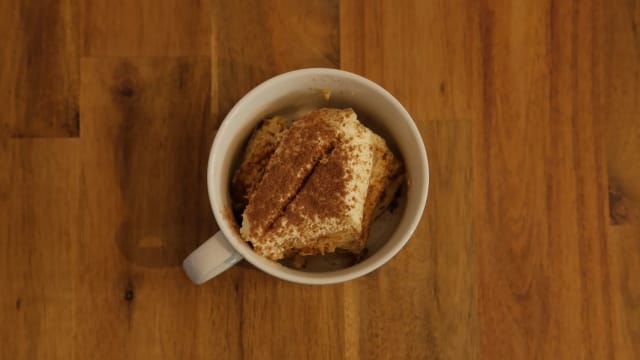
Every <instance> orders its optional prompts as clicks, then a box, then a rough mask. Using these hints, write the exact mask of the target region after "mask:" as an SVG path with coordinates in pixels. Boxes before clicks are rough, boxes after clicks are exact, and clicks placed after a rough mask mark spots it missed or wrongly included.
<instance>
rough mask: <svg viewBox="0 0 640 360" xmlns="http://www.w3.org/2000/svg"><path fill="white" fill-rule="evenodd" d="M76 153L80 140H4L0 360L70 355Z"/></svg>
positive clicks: (0, 208)
mask: <svg viewBox="0 0 640 360" xmlns="http://www.w3.org/2000/svg"><path fill="white" fill-rule="evenodd" d="M77 149H78V140H77V139H48V140H44V139H22V140H4V141H1V140H0V150H1V151H0V174H2V175H0V249H2V261H0V287H1V289H2V290H1V291H0V293H1V294H2V295H1V296H0V299H1V300H0V307H1V311H0V323H1V324H2V326H0V357H2V358H14V359H37V358H47V357H49V358H60V359H64V358H71V357H72V355H73V349H74V339H73V337H74V336H75V330H76V328H75V320H76V318H75V315H76V314H75V313H74V305H75V304H76V302H77V301H78V297H77V294H78V289H77V284H76V282H75V278H74V275H75V274H76V271H77V267H76V250H77V249H78V235H79V234H78V228H77V224H78V217H79V211H80V209H79V204H78V201H77V200H78V193H79V178H80V177H79V174H80V166H79V158H78V155H77ZM62 174H64V176H62ZM60 335H64V336H60Z"/></svg>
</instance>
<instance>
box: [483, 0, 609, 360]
mask: <svg viewBox="0 0 640 360" xmlns="http://www.w3.org/2000/svg"><path fill="white" fill-rule="evenodd" d="M482 12H483V16H482V19H483V20H482V22H481V34H482V41H483V68H484V71H485V74H484V80H483V84H484V85H483V87H484V89H483V96H484V110H483V117H482V121H481V122H478V123H476V125H477V126H476V127H474V139H475V140H476V146H475V147H474V165H477V167H475V168H474V169H477V171H476V172H475V173H474V176H475V179H477V180H478V181H477V182H475V185H476V187H475V188H474V195H475V200H476V207H475V215H476V216H477V218H476V220H477V222H476V224H477V226H476V231H477V234H478V239H477V241H478V256H479V264H480V269H479V271H480V273H479V274H480V276H479V278H480V284H479V288H480V290H479V294H480V298H479V307H480V309H481V311H480V316H481V319H480V323H481V333H482V345H481V347H482V356H483V357H486V358H529V357H533V358H575V357H577V358H598V359H599V358H610V357H612V356H613V355H614V345H613V341H612V335H611V321H612V317H611V311H610V310H611V294H610V293H609V291H608V290H609V289H608V285H609V272H608V271H609V269H608V262H607V258H606V228H605V219H606V215H605V209H606V205H605V204H604V198H605V194H606V192H605V191H606V180H605V175H604V166H605V165H604V162H603V159H602V156H601V150H602V146H601V144H600V142H599V140H600V137H599V133H598V131H597V126H596V125H595V124H594V123H595V120H594V113H596V112H597V110H598V108H597V102H596V101H595V99H594V95H593V94H594V91H595V89H596V87H597V84H596V83H595V82H596V81H597V79H596V78H595V77H594V74H595V73H597V65H596V64H594V56H593V54H594V51H596V49H594V41H593V36H594V32H593V27H592V26H591V25H592V23H593V22H594V21H596V17H597V16H598V13H597V12H596V11H594V7H593V3H592V2H580V3H579V4H578V2H529V3H507V2H500V1H495V2H487V3H485V4H484V6H483V8H482Z"/></svg>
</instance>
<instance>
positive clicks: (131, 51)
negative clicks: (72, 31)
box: [77, 0, 211, 57]
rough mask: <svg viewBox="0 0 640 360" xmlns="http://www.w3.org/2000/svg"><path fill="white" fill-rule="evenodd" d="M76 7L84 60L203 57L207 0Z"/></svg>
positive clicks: (127, 0) (135, 0) (131, 0)
mask: <svg viewBox="0 0 640 360" xmlns="http://www.w3.org/2000/svg"><path fill="white" fill-rule="evenodd" d="M77 2H78V4H79V8H80V10H79V11H80V15H79V20H80V22H81V29H82V33H83V34H85V38H84V42H83V47H82V51H83V55H84V56H95V57H100V56H209V52H210V49H211V46H210V45H211V17H210V11H211V10H210V9H211V8H210V3H211V1H209V0H159V1H154V0H117V1H113V0H99V1H90V2H89V1H80V0H77Z"/></svg>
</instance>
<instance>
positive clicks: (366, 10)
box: [340, 0, 482, 124]
mask: <svg viewBox="0 0 640 360" xmlns="http://www.w3.org/2000/svg"><path fill="white" fill-rule="evenodd" d="M477 4H478V2H477V1H470V0H452V1H448V0H435V1H407V2H404V3H403V4H402V5H401V6H398V5H399V4H397V3H396V2H393V1H375V2H367V1H360V0H344V1H341V3H340V6H341V15H342V16H341V22H340V34H341V37H340V40H341V47H340V49H341V53H340V55H341V56H340V66H341V67H342V68H343V69H345V70H349V71H354V72H356V73H361V74H364V75H366V76H367V77H368V78H370V79H372V80H374V81H376V82H378V83H380V84H381V85H383V86H384V87H385V88H387V89H388V90H389V91H391V93H392V94H393V95H394V96H395V97H397V98H398V100H400V102H401V103H402V104H403V105H405V107H406V108H407V110H409V112H410V113H411V114H412V115H414V117H418V118H417V121H418V124H420V122H421V121H423V120H432V119H437V120H443V119H446V120H453V119H466V120H469V119H471V118H472V117H474V116H475V115H477V114H478V109H479V106H480V104H481V100H482V99H481V96H480V90H481V87H480V80H481V67H480V66H479V64H480V62H479V54H480V53H479V46H480V42H479V39H478V36H477V29H476V30H475V31H472V29H473V26H474V24H477V23H478V17H479V15H480V14H479V13H478V5H477Z"/></svg>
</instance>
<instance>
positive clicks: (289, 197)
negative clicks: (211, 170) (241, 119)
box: [231, 109, 403, 260]
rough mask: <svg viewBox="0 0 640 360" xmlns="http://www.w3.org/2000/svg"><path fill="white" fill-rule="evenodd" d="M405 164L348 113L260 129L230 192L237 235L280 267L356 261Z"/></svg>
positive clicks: (327, 112) (278, 121)
mask: <svg viewBox="0 0 640 360" xmlns="http://www.w3.org/2000/svg"><path fill="white" fill-rule="evenodd" d="M402 172H403V171H402V163H401V162H400V161H399V160H398V158H397V157H396V156H395V155H394V154H393V152H391V150H390V149H389V147H388V146H387V144H386V143H385V141H384V139H382V138H381V137H380V136H378V135H376V134H375V133H374V132H373V131H371V130H370V129H368V128H367V127H365V126H364V125H363V124H362V123H361V122H360V121H359V120H358V118H357V116H356V114H355V112H354V111H353V110H351V109H319V110H315V111H312V112H310V113H309V114H307V115H305V116H303V117H301V118H300V119H298V120H295V121H293V122H292V123H291V124H289V122H288V121H287V120H286V119H284V118H281V117H274V118H271V119H268V120H265V121H263V122H262V124H261V125H260V126H259V127H258V128H257V129H256V130H255V131H254V133H253V135H252V137H251V139H250V140H249V142H248V144H247V147H246V153H245V155H244V158H243V161H242V164H241V165H240V167H239V169H238V170H237V171H236V173H235V175H234V177H233V181H232V184H231V193H232V198H233V201H234V210H235V211H236V212H237V213H238V214H241V227H240V234H241V236H242V238H243V239H244V240H245V241H247V242H249V243H250V244H251V245H252V246H253V249H254V250H255V251H256V252H257V253H258V254H260V255H262V256H264V257H267V258H269V259H272V260H280V259H283V258H287V257H290V256H293V255H302V256H305V255H318V254H326V253H332V252H335V251H336V250H339V249H340V250H344V251H347V252H350V253H353V254H359V253H360V252H361V251H362V250H363V249H364V247H365V245H366V241H367V238H368V233H369V226H370V223H371V221H372V219H373V218H374V217H375V214H376V212H379V211H381V210H383V209H384V208H385V207H386V206H387V205H388V204H389V202H390V200H391V198H392V195H393V194H394V193H395V192H396V190H397V189H398V187H399V186H400V185H401V183H402V178H403V177H402Z"/></svg>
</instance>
